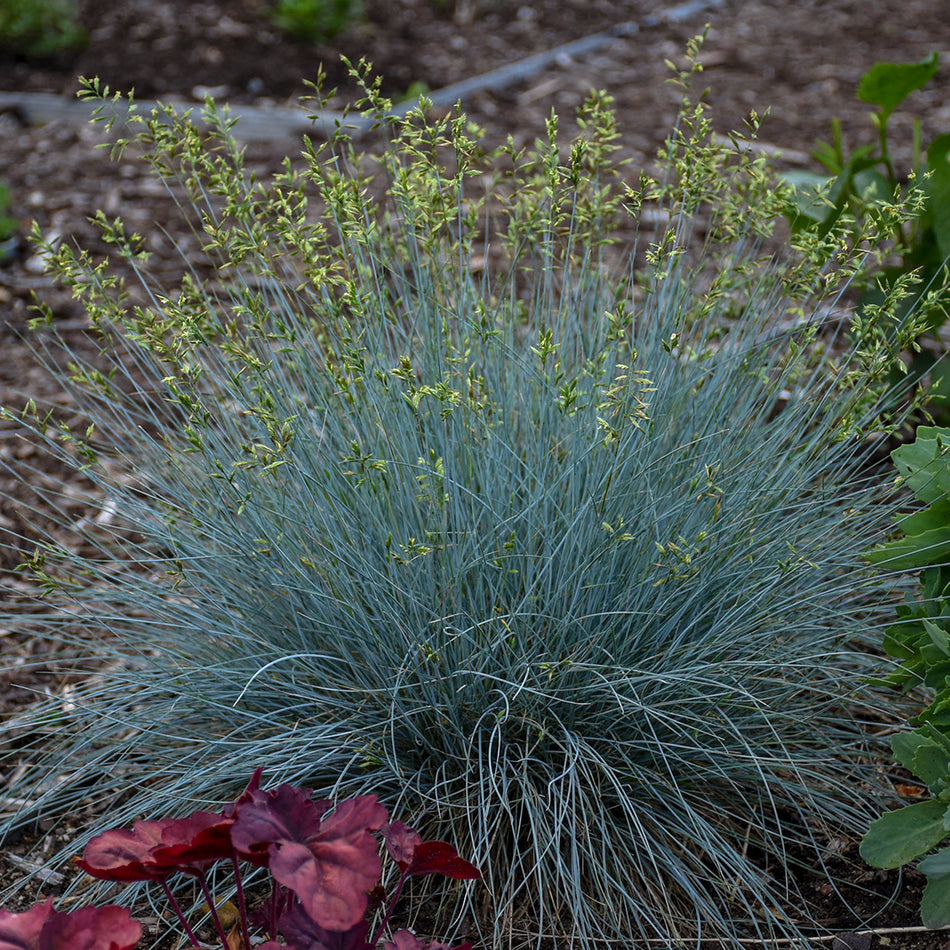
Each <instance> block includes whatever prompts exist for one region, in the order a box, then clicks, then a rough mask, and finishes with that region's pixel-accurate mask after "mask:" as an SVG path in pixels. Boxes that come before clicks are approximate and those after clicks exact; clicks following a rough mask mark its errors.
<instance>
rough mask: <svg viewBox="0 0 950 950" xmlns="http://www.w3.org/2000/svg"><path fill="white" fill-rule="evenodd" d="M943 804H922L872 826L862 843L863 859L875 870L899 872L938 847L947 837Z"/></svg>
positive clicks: (900, 809)
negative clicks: (891, 869) (902, 867)
mask: <svg viewBox="0 0 950 950" xmlns="http://www.w3.org/2000/svg"><path fill="white" fill-rule="evenodd" d="M946 812H947V806H946V805H944V804H943V803H942V802H935V801H927V802H918V803H917V804H915V805H906V806H905V807H904V808H898V809H897V810H896V811H889V812H888V813H887V814H886V815H882V816H881V817H880V818H878V819H877V821H873V822H871V827H870V828H868V832H867V834H866V835H865V836H864V840H863V841H862V842H861V857H862V858H864V860H865V861H867V863H868V864H870V865H871V866H872V867H876V868H899V867H900V866H901V865H902V864H907V863H908V862H909V861H913V860H914V858H919V857H920V856H921V855H922V854H926V853H927V852H928V851H929V850H930V849H931V848H934V847H936V846H937V845H938V844H940V842H941V841H943V839H944V838H945V837H946V834H947V833H946V831H944V827H943V817H944V815H945V814H946Z"/></svg>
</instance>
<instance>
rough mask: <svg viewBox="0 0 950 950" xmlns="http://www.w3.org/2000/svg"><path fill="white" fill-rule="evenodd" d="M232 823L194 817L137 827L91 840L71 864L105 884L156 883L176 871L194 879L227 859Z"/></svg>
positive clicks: (207, 814)
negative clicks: (199, 873)
mask: <svg viewBox="0 0 950 950" xmlns="http://www.w3.org/2000/svg"><path fill="white" fill-rule="evenodd" d="M232 824H234V819H233V818H226V817H225V816H223V815H217V814H213V813H212V812H207V811H196V812H194V813H193V814H191V815H189V816H188V817H187V818H166V819H165V820H163V821H137V822H136V823H135V824H134V825H133V826H132V830H131V831H129V830H128V829H125V828H114V829H112V830H111V831H105V832H103V833H102V834H101V835H98V836H97V837H95V838H93V839H92V841H90V842H89V844H88V845H86V850H85V852H84V853H83V856H82V858H79V859H74V860H75V863H76V864H77V865H78V866H79V867H81V868H82V869H83V870H84V871H85V872H86V873H87V874H90V875H92V876H93V877H96V878H99V879H100V880H103V881H156V880H159V881H160V880H163V879H164V878H166V877H168V876H169V875H170V874H172V873H174V872H175V871H186V872H191V873H193V874H194V873H197V872H198V871H200V870H202V869H203V868H205V867H207V866H208V865H209V864H210V863H211V862H213V861H217V860H219V859H221V858H226V857H230V856H231V838H230V828H231V825H232Z"/></svg>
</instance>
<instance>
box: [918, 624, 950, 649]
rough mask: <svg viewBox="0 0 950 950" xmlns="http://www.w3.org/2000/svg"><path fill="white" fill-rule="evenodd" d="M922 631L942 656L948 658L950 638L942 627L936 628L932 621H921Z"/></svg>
mask: <svg viewBox="0 0 950 950" xmlns="http://www.w3.org/2000/svg"><path fill="white" fill-rule="evenodd" d="M923 625H924V629H925V630H926V631H927V636H928V637H930V642H931V643H933V645H934V646H935V647H936V648H937V649H938V650H939V651H940V652H941V653H942V654H943V655H944V656H950V636H948V635H947V631H946V630H944V629H943V628H942V627H938V626H937V625H936V624H935V623H934V622H933V621H932V620H924V621H923Z"/></svg>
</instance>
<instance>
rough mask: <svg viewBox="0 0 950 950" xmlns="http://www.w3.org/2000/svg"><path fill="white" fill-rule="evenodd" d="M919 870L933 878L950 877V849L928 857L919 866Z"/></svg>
mask: <svg viewBox="0 0 950 950" xmlns="http://www.w3.org/2000/svg"><path fill="white" fill-rule="evenodd" d="M917 870H918V871H922V872H923V873H924V874H926V875H927V877H931V878H939V877H950V848H944V849H943V850H942V851H938V852H937V853H936V854H931V855H928V856H927V857H926V858H924V859H923V861H921V862H920V864H918V865H917Z"/></svg>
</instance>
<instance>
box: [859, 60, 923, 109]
mask: <svg viewBox="0 0 950 950" xmlns="http://www.w3.org/2000/svg"><path fill="white" fill-rule="evenodd" d="M939 61H940V57H939V55H938V54H937V53H932V54H931V55H930V56H928V57H927V59H924V60H921V61H920V62H919V63H875V64H874V65H873V66H872V67H871V68H870V69H869V70H868V71H867V72H866V73H865V74H864V76H863V78H862V79H861V83H860V85H859V86H858V98H859V99H862V100H864V102H870V103H871V104H872V105H876V106H880V107H881V113H882V116H883V117H884V118H887V116H889V115H890V114H891V113H892V112H893V111H894V110H895V109H896V108H897V107H898V106H899V105H900V104H901V103H902V102H903V101H904V100H905V99H906V98H907V97H908V96H909V95H910V94H911V93H912V92H914V91H915V90H917V89H920V88H921V87H922V86H925V85H926V84H927V83H928V82H929V81H930V80H931V79H932V78H933V75H934V74H935V73H936V72H937V66H938V65H939Z"/></svg>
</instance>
